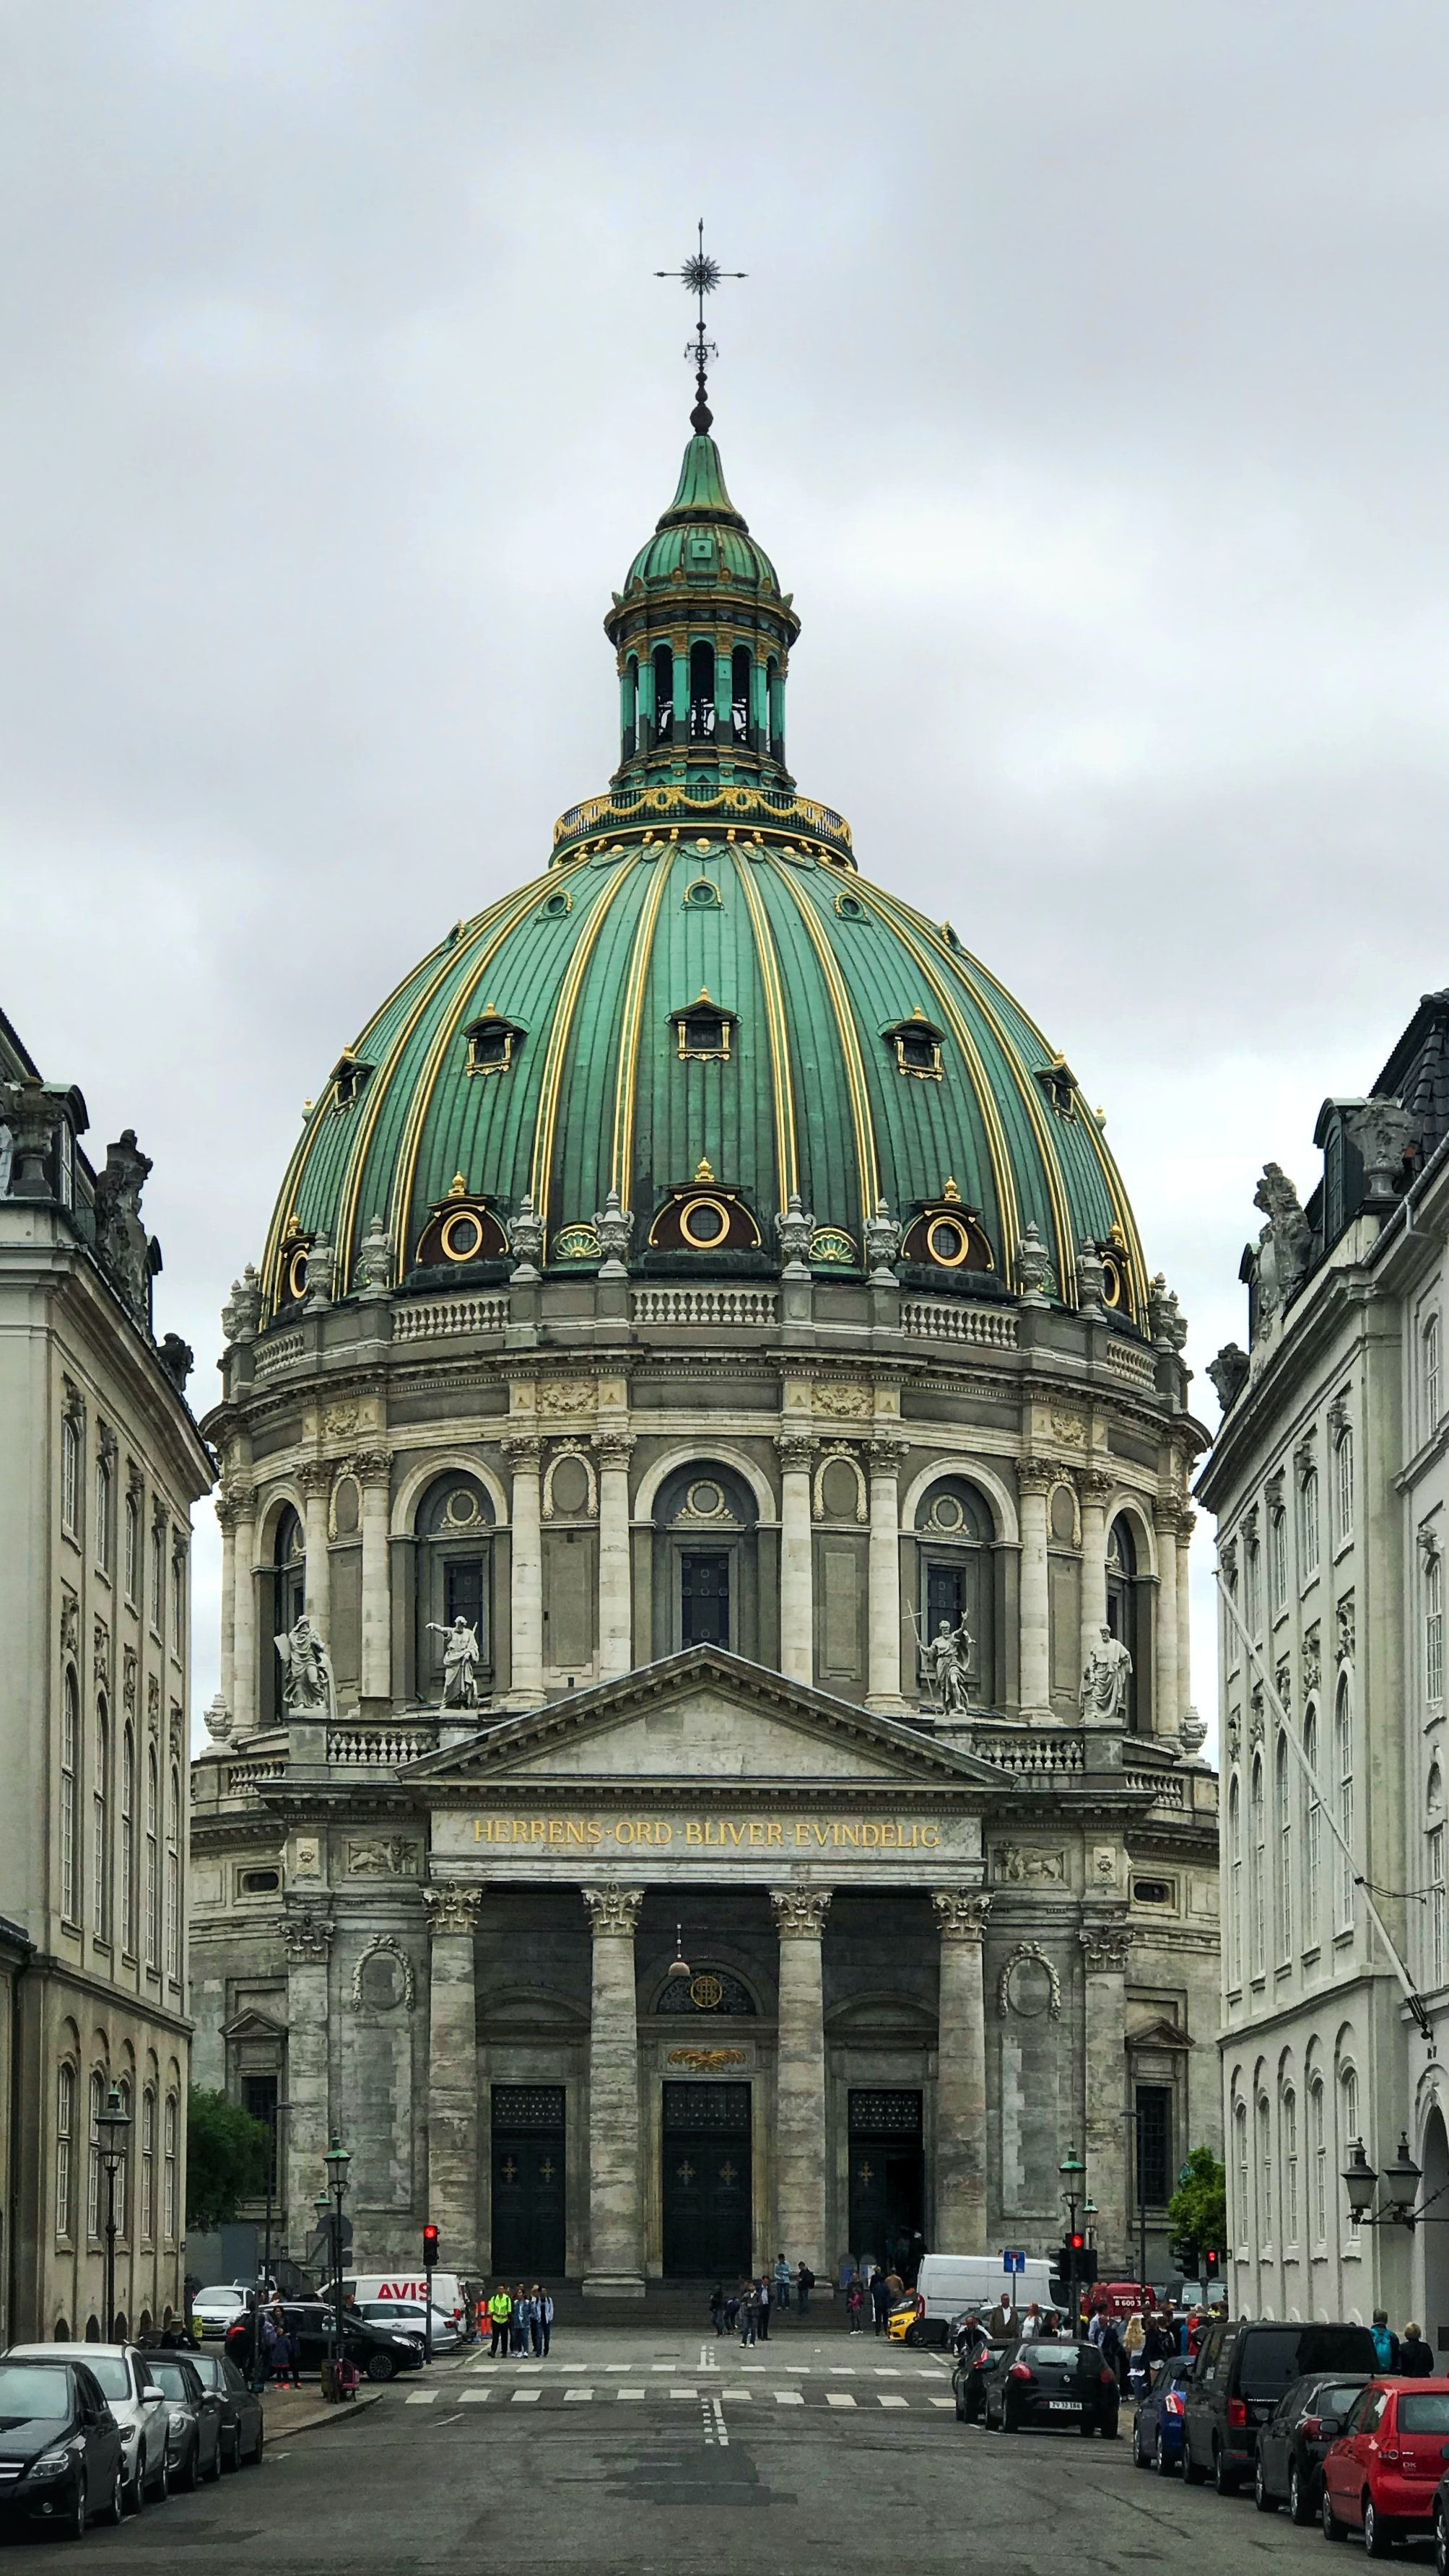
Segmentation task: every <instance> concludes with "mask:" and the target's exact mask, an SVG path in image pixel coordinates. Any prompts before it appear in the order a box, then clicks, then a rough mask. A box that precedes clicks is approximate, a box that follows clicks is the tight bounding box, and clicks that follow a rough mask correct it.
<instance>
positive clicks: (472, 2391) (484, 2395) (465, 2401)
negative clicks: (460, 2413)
mask: <svg viewBox="0 0 1449 2576" xmlns="http://www.w3.org/2000/svg"><path fill="white" fill-rule="evenodd" d="M492 2394H493V2391H492V2389H491V2388H460V2389H459V2391H458V2403H459V2405H460V2406H486V2405H487V2403H488V2400H489V2398H490V2397H491V2396H492Z"/></svg>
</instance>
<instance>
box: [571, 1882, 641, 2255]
mask: <svg viewBox="0 0 1449 2576" xmlns="http://www.w3.org/2000/svg"><path fill="white" fill-rule="evenodd" d="M579 1893H580V1895H581V1896H582V1897H583V1900H584V1904H585V1905H586V1906H587V1908H588V1915H589V1924H590V1928H591V1930H592V1933H593V1942H594V1959H593V1992H592V2007H591V2012H590V2019H589V2265H588V2270H587V2271H586V2273H585V2274H584V2282H583V2292H584V2297H585V2298H586V2299H642V2298H643V2296H644V2194H643V2179H642V2174H641V2170H640V2153H639V2150H640V2139H639V2005H638V1996H637V1992H636V1981H635V1974H634V1934H635V1931H636V1929H637V1928H638V1922H639V1909H640V1907H641V1906H642V1905H643V1902H644V1890H643V1888H642V1887H585V1888H581V1889H580V1891H579Z"/></svg>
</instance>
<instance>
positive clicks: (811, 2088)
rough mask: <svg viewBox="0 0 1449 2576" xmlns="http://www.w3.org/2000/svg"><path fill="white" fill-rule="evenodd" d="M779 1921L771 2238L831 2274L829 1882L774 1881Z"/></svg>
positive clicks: (816, 2269)
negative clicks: (825, 1948) (825, 1976)
mask: <svg viewBox="0 0 1449 2576" xmlns="http://www.w3.org/2000/svg"><path fill="white" fill-rule="evenodd" d="M770 1903H771V1904H772V1905H773V1907H774V1909H775V1921H776V1923H777V1924H778V1925H779V1928H780V2023H779V2038H778V2040H777V2043H776V2048H777V2056H776V2066H775V2212H776V2228H775V2233H776V2239H777V2242H778V2243H779V2245H781V2246H782V2247H783V2248H784V2250H785V2252H786V2254H787V2255H788V2257H789V2259H790V2261H791V2262H792V2263H800V2262H805V2263H808V2264H809V2266H810V2269H811V2271H812V2272H819V2273H821V2274H823V2275H824V2276H825V2277H827V2278H828V2276H829V2272H830V2255H829V2250H828V2248H827V2246H826V2242H825V1997H824V1987H823V1981H822V1966H823V1960H822V1945H823V1942H824V1936H825V1917H826V1915H827V1914H828V1912H829V1911H830V1890H829V1889H828V1888H821V1887H772V1888H771V1890H770Z"/></svg>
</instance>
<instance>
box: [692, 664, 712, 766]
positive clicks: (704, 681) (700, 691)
mask: <svg viewBox="0 0 1449 2576" xmlns="http://www.w3.org/2000/svg"><path fill="white" fill-rule="evenodd" d="M714 733H715V702H714V646H713V645H712V644H705V643H698V644H691V646H690V648H689V739H690V741H691V742H713V740H714Z"/></svg>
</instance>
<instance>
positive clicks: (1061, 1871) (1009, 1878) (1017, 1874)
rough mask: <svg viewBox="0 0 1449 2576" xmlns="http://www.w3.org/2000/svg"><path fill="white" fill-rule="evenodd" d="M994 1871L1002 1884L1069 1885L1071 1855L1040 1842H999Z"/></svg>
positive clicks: (994, 1875) (994, 1857)
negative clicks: (1069, 1859) (1068, 1855)
mask: <svg viewBox="0 0 1449 2576" xmlns="http://www.w3.org/2000/svg"><path fill="white" fill-rule="evenodd" d="M991 1875H992V1877H993V1879H995V1880H997V1881H998V1882H999V1884H1000V1885H1001V1886H1002V1887H1065V1885H1066V1883H1067V1855H1066V1853H1065V1851H1063V1850H1060V1849H1058V1850H1056V1851H1047V1850H1045V1849H1044V1848H1042V1847H1041V1846H1039V1845H1036V1844H1025V1843H996V1844H994V1845H993V1847H992V1853H991Z"/></svg>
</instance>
